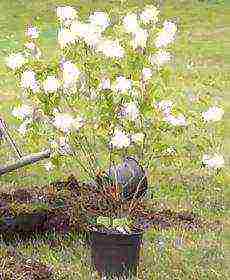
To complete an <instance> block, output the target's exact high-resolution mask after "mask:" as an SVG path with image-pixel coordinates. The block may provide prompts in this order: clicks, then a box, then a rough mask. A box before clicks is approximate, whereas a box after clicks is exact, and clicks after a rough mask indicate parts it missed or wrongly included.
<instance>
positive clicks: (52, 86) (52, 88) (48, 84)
mask: <svg viewBox="0 0 230 280" xmlns="http://www.w3.org/2000/svg"><path fill="white" fill-rule="evenodd" d="M59 87H60V82H59V81H58V79H57V78H56V77H55V76H48V77H47V78H46V80H45V81H44V82H43V88H44V91H45V92H56V91H57V90H58V89H59Z"/></svg>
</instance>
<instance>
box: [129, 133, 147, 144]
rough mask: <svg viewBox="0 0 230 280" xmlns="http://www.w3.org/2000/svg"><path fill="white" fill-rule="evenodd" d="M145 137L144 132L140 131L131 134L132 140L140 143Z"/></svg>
mask: <svg viewBox="0 0 230 280" xmlns="http://www.w3.org/2000/svg"><path fill="white" fill-rule="evenodd" d="M144 137H145V135H144V133H142V132H139V133H135V134H133V135H132V136H131V140H132V142H134V143H137V144H140V143H142V142H143V141H144Z"/></svg>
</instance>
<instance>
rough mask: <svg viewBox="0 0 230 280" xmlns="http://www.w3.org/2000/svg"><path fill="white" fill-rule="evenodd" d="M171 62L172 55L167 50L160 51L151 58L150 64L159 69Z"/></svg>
mask: <svg viewBox="0 0 230 280" xmlns="http://www.w3.org/2000/svg"><path fill="white" fill-rule="evenodd" d="M170 60H171V54H170V53H169V52H167V51H165V50H158V51H157V52H156V53H155V54H154V55H152V56H151V57H150V63H151V64H156V65H157V66H158V67H160V66H162V65H164V64H166V63H168V62H169V61H170Z"/></svg>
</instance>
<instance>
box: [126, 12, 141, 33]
mask: <svg viewBox="0 0 230 280" xmlns="http://www.w3.org/2000/svg"><path fill="white" fill-rule="evenodd" d="M123 26H124V29H125V31H126V32H127V33H135V32H136V31H137V30H138V29H140V26H139V24H138V21H137V15H136V14H128V15H126V16H125V17H124V19H123Z"/></svg>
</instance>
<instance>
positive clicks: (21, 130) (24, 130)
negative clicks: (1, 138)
mask: <svg viewBox="0 0 230 280" xmlns="http://www.w3.org/2000/svg"><path fill="white" fill-rule="evenodd" d="M30 123H31V120H29V119H27V120H25V121H23V123H21V124H20V126H19V128H18V132H19V133H20V134H21V135H22V136H24V135H25V134H26V133H27V131H28V126H29V124H30Z"/></svg>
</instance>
